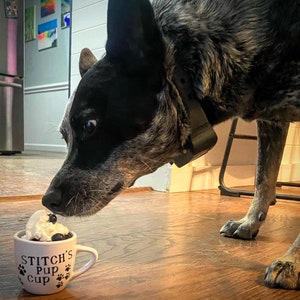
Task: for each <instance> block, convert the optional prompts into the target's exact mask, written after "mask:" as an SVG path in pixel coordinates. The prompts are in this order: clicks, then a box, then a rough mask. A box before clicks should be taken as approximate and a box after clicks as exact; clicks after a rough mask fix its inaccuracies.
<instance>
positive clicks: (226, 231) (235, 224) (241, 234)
mask: <svg viewBox="0 0 300 300" xmlns="http://www.w3.org/2000/svg"><path fill="white" fill-rule="evenodd" d="M258 231H259V230H258V229H254V228H252V227H251V226H250V225H249V224H248V223H246V222H242V221H232V220H231V221H228V222H227V223H226V224H225V225H224V226H223V227H222V228H221V230H220V234H221V235H223V236H225V237H230V238H235V239H242V240H252V239H254V238H255V237H256V236H257V234H258Z"/></svg>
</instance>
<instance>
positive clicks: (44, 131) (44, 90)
mask: <svg viewBox="0 0 300 300" xmlns="http://www.w3.org/2000/svg"><path fill="white" fill-rule="evenodd" d="M33 5H36V24H37V25H38V24H41V23H44V22H47V21H50V20H52V19H54V18H57V19H58V33H57V34H58V42H57V47H54V48H51V49H46V50H42V51H38V45H37V41H38V40H37V38H36V39H35V40H33V41H29V42H26V43H25V99H24V127H25V128H24V133H25V149H26V150H46V151H65V149H66V147H65V143H64V141H63V140H62V139H61V135H60V134H59V133H58V130H57V129H58V125H59V123H60V120H61V117H62V115H63V112H64V109H65V106H66V103H67V100H68V95H69V57H70V56H69V50H70V29H69V28H65V29H61V26H60V16H61V1H60V0H57V1H56V11H55V13H54V14H51V15H49V16H47V17H44V18H41V14H40V0H26V1H25V7H31V6H33Z"/></svg>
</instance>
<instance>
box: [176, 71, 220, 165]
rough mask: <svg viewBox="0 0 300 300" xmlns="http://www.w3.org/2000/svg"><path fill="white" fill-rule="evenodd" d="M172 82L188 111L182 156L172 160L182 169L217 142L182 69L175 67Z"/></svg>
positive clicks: (186, 74)
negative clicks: (186, 135) (187, 131)
mask: <svg viewBox="0 0 300 300" xmlns="http://www.w3.org/2000/svg"><path fill="white" fill-rule="evenodd" d="M173 82H174V84H175V86H176V88H177V90H178V92H179V94H180V96H181V98H182V102H183V104H184V106H185V108H186V110H187V111H188V114H189V120H190V123H189V125H190V128H191V134H190V136H189V138H188V140H187V141H186V143H185V144H184V145H183V146H182V154H181V155H180V156H178V157H176V158H175V159H174V163H175V164H176V166H177V167H182V166H184V165H185V164H187V163H189V162H190V161H192V160H194V159H196V158H199V157H200V156H202V155H204V154H205V153H207V152H208V151H209V150H210V149H211V148H212V147H213V146H214V145H215V144H216V142H217V135H216V133H215V131H214V130H213V128H212V126H211V125H210V123H209V122H208V120H207V118H206V115H205V113H204V111H203V110H202V107H201V105H200V103H199V101H197V100H196V97H195V95H194V87H193V86H192V82H191V79H190V77H189V75H188V73H187V72H186V71H184V69H183V68H181V67H180V66H178V65H176V66H175V69H174V73H173Z"/></svg>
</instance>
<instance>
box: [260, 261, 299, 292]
mask: <svg viewBox="0 0 300 300" xmlns="http://www.w3.org/2000/svg"><path fill="white" fill-rule="evenodd" d="M299 274H300V264H297V263H294V262H290V261H284V260H276V261H274V262H273V263H272V264H271V265H270V266H269V267H268V268H267V269H266V273H265V278H264V282H265V285H266V286H268V287H270V288H281V289H288V290H298V289H300V275H299Z"/></svg>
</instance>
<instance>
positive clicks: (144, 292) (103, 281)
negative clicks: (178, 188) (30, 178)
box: [0, 158, 300, 300]
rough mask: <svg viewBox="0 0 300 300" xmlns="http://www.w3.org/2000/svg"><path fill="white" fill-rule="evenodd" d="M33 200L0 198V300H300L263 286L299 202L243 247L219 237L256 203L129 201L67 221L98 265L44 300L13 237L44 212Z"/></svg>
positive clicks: (134, 196)
mask: <svg viewBox="0 0 300 300" xmlns="http://www.w3.org/2000/svg"><path fill="white" fill-rule="evenodd" d="M0 160H1V158H0ZM29 199H30V196H27V197H25V198H24V199H23V198H22V197H15V198H14V197H10V198H8V197H6V196H5V197H2V198H0V215H1V218H0V299H45V300H48V299H51V300H52V299H53V300H54V299H55V300H56V299H172V300H173V299H243V300H244V299H272V300H273V299H287V300H289V299H300V291H285V290H277V289H269V288H267V287H265V286H264V285H263V275H264V271H265V268H266V267H267V265H268V264H269V263H271V261H272V260H273V259H275V258H277V257H279V256H281V255H282V254H283V253H284V252H285V251H286V250H287V249H288V247H289V246H290V244H291V243H292V242H293V240H294V239H295V237H296V236H297V235H298V232H300V218H299V216H300V203H298V202H295V201H287V200H279V201H278V202H277V204H276V205H275V206H273V207H271V208H270V211H269V215H268V218H267V220H266V222H265V224H264V225H263V227H262V228H261V230H260V233H259V235H258V237H257V238H256V240H254V241H240V240H234V239H228V238H224V237H222V236H220V235H219V229H220V228H221V226H222V225H223V224H224V223H225V222H226V221H227V220H228V219H232V218H233V219H236V218H240V217H242V216H243V214H244V213H245V212H246V210H247V208H248V206H249V204H250V198H246V197H245V198H231V197H224V196H220V195H219V191H218V190H210V191H202V192H190V193H172V194H170V193H159V192H149V191H148V192H131V193H124V194H122V195H120V196H119V197H117V198H116V199H115V200H113V201H112V202H111V203H110V204H109V205H108V206H107V207H106V208H104V209H103V210H102V211H101V212H99V213H98V214H96V215H94V216H92V217H89V218H80V219H79V218H61V219H60V221H62V222H63V223H65V224H66V225H68V226H69V228H70V229H71V230H74V231H75V232H77V235H78V239H79V243H80V244H83V245H86V246H92V247H95V248H96V249H97V250H98V252H99V261H98V262H97V264H96V265H95V266H94V267H93V268H92V269H91V270H89V271H88V272H87V273H85V274H84V275H82V276H81V277H78V278H76V279H75V280H74V281H72V282H71V283H70V284H69V285H68V287H67V288H66V289H65V290H64V291H62V292H61V293H59V294H55V295H49V296H44V297H42V298H41V297H36V296H33V295H30V294H28V293H26V292H25V291H23V289H22V287H21V285H20V284H19V282H18V279H17V277H16V275H15V272H14V261H13V240H12V236H13V234H14V233H15V232H16V231H18V230H20V229H23V228H24V226H25V224H26V221H27V220H28V217H29V216H30V215H31V214H32V213H33V212H34V211H35V210H37V209H40V208H41V202H40V197H39V196H33V197H32V199H33V200H29ZM82 261H83V257H82V256H79V258H78V263H79V265H80V264H81V263H82Z"/></svg>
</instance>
